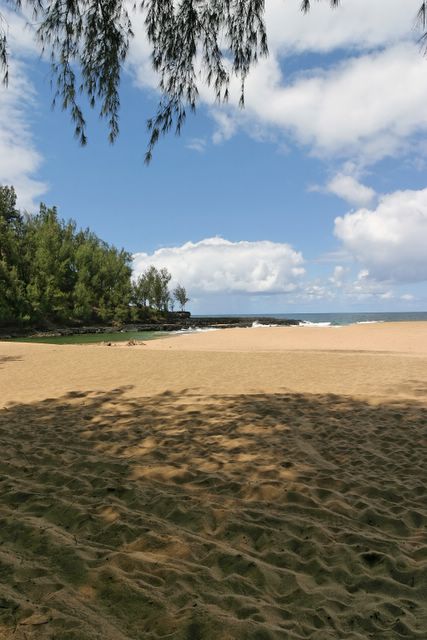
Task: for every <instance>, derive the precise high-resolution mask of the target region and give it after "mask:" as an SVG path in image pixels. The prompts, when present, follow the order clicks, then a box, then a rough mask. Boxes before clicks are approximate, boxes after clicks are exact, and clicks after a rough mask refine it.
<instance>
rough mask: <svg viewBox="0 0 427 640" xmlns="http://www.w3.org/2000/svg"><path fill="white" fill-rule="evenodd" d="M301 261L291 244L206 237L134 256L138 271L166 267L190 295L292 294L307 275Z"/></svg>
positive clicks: (135, 269) (136, 271)
mask: <svg viewBox="0 0 427 640" xmlns="http://www.w3.org/2000/svg"><path fill="white" fill-rule="evenodd" d="M303 263H304V260H303V257H302V255H301V253H299V252H297V251H295V250H294V249H293V248H292V247H291V246H290V245H288V244H284V243H277V242H270V241H255V242H246V241H241V242H230V241H228V240H225V239H223V238H218V237H217V238H207V239H205V240H201V241H199V242H194V243H193V242H187V243H186V244H184V245H182V246H179V247H167V248H163V249H158V250H157V251H155V252H154V253H152V254H147V253H137V254H135V255H134V273H135V275H138V274H140V273H141V272H142V271H143V270H144V269H146V268H147V267H148V266H149V265H151V264H153V265H155V266H156V267H158V268H161V267H166V268H167V269H168V270H169V271H170V272H171V273H172V275H173V279H174V282H180V283H181V284H183V285H184V286H185V287H186V288H187V289H188V291H189V292H190V294H191V295H192V296H195V295H209V294H218V293H246V294H263V295H264V294H279V293H287V292H290V291H293V290H294V289H295V288H296V286H297V283H298V281H299V280H300V278H301V276H302V275H303V274H304V268H303Z"/></svg>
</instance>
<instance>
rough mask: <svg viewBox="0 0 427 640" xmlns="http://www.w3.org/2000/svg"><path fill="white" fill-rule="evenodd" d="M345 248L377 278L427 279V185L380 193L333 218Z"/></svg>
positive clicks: (336, 232)
mask: <svg viewBox="0 0 427 640" xmlns="http://www.w3.org/2000/svg"><path fill="white" fill-rule="evenodd" d="M335 235H336V236H337V237H338V238H339V239H340V240H341V241H342V243H343V245H344V248H345V249H346V250H348V251H349V252H351V253H352V254H353V256H354V257H355V258H356V259H357V260H358V261H359V262H360V263H361V264H362V265H363V266H364V268H365V269H367V270H368V271H369V275H370V277H371V278H373V279H376V280H379V281H387V280H388V281H395V282H421V281H423V280H427V249H426V247H427V189H423V190H421V191H396V192H395V193H391V194H388V195H386V196H383V197H382V198H381V199H380V202H379V204H378V206H377V208H376V209H373V210H370V209H359V210H358V211H355V212H354V213H347V214H346V215H345V216H343V217H339V218H336V220H335Z"/></svg>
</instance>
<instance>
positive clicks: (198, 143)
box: [186, 138, 206, 153]
mask: <svg viewBox="0 0 427 640" xmlns="http://www.w3.org/2000/svg"><path fill="white" fill-rule="evenodd" d="M186 147H187V149H190V150H191V151H197V152H198V153H204V151H206V139H205V138H190V140H189V141H188V142H187V144H186Z"/></svg>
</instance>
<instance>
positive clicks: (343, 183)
mask: <svg viewBox="0 0 427 640" xmlns="http://www.w3.org/2000/svg"><path fill="white" fill-rule="evenodd" d="M326 191H327V192H329V193H333V194H334V195H336V196H338V197H339V198H342V199H343V200H346V201H347V202H349V203H350V204H355V205H358V206H363V205H368V204H370V203H371V202H372V200H373V199H374V198H375V195H376V194H375V191H374V189H371V188H370V187H367V186H366V185H364V184H362V183H361V182H359V180H357V179H356V178H355V177H354V176H351V175H345V174H344V173H337V175H336V176H334V177H333V178H332V180H330V181H329V182H328V184H327V185H326Z"/></svg>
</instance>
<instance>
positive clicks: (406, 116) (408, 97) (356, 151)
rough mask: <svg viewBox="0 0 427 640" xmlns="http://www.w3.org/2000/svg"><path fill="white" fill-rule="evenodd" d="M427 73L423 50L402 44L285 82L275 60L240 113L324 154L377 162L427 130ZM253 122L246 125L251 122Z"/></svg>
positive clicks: (251, 82)
mask: <svg viewBox="0 0 427 640" xmlns="http://www.w3.org/2000/svg"><path fill="white" fill-rule="evenodd" d="M426 100H427V73H426V65H425V59H424V57H423V56H422V55H421V53H420V50H419V47H417V46H415V45H413V44H409V43H407V44H399V45H396V46H394V47H391V48H389V49H386V50H384V51H380V52H375V53H370V54H366V55H362V56H357V57H352V58H346V59H344V60H342V61H341V62H339V63H338V64H336V65H335V66H332V67H328V68H327V69H318V68H317V69H315V70H313V71H312V72H311V73H310V74H308V73H300V74H297V75H296V76H294V77H293V78H292V79H291V81H290V82H288V83H287V84H286V68H285V75H283V73H282V70H281V68H280V64H279V61H278V59H277V58H276V57H275V56H274V55H272V56H271V57H270V58H269V59H268V60H263V61H262V62H261V63H260V64H259V65H258V66H257V67H256V68H255V69H254V70H253V72H252V73H251V75H250V76H249V78H248V81H247V90H246V110H245V111H244V112H239V110H238V109H236V110H235V112H234V116H235V118H236V119H237V120H238V121H239V122H240V123H241V124H242V125H243V126H244V125H245V124H249V126H250V121H251V119H255V120H256V121H257V122H258V121H261V122H262V123H263V124H264V126H265V127H274V128H275V129H276V131H278V132H281V133H282V134H284V135H286V136H291V137H292V138H293V139H294V140H295V141H296V142H298V143H299V144H302V145H306V146H308V147H309V148H310V149H311V150H312V152H313V153H315V154H317V155H320V156H338V157H341V158H358V159H359V160H361V161H362V162H364V163H369V162H375V161H377V160H379V159H380V158H383V157H385V156H387V155H394V154H397V153H401V152H403V151H407V145H408V140H409V139H410V137H411V136H412V135H413V134H414V133H416V132H420V131H426V130H427V112H426V110H425V108H424V105H425V103H426ZM248 119H249V123H247V121H248Z"/></svg>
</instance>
